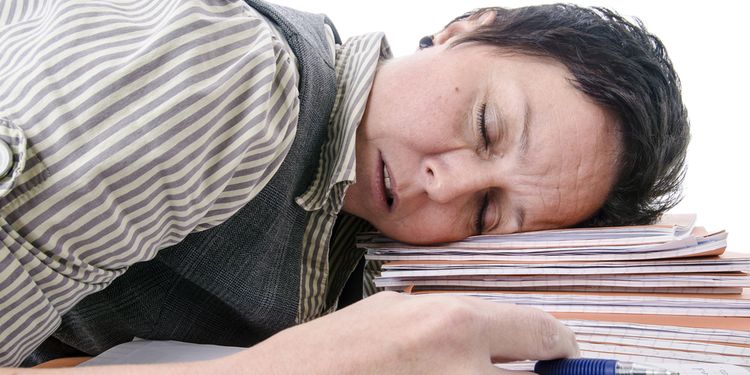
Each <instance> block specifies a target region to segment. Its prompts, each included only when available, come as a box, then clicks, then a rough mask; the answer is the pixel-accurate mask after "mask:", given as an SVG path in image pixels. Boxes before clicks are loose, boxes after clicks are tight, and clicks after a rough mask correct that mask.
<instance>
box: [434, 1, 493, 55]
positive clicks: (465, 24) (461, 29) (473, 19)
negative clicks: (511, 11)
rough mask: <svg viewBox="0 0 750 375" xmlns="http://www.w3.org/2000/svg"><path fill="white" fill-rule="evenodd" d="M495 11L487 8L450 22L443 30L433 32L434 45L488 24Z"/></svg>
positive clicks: (491, 20)
mask: <svg viewBox="0 0 750 375" xmlns="http://www.w3.org/2000/svg"><path fill="white" fill-rule="evenodd" d="M495 17H497V13H495V11H494V10H488V11H485V12H482V13H478V14H474V15H471V16H469V17H467V18H464V19H462V20H459V21H455V22H452V23H451V24H450V25H448V26H446V27H445V29H443V31H441V32H439V33H437V34H435V37H434V38H433V44H434V45H436V46H437V45H441V44H445V43H446V42H448V41H449V40H451V39H453V38H455V37H459V36H462V35H464V34H466V33H468V32H471V31H474V30H476V29H477V28H479V27H481V26H485V25H489V24H491V23H492V22H494V21H495Z"/></svg>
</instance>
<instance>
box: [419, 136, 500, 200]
mask: <svg viewBox="0 0 750 375" xmlns="http://www.w3.org/2000/svg"><path fill="white" fill-rule="evenodd" d="M488 164H490V163H489V162H488V161H485V160H481V159H479V158H478V157H477V155H476V153H474V152H473V151H472V150H465V149H464V150H453V151H450V152H445V153H441V154H437V155H430V156H426V157H425V158H424V159H423V160H422V165H421V172H420V173H421V174H422V179H423V186H424V190H425V192H426V193H427V195H428V196H429V198H430V199H431V200H433V201H436V202H439V203H448V202H450V201H452V200H454V199H456V198H458V197H461V196H465V195H467V194H472V193H476V192H478V191H482V190H485V189H487V188H489V187H491V186H492V185H493V176H492V173H491V166H490V165H488Z"/></svg>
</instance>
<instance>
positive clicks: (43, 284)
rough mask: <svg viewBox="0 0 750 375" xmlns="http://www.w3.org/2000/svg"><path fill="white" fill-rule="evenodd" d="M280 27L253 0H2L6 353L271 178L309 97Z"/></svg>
mask: <svg viewBox="0 0 750 375" xmlns="http://www.w3.org/2000/svg"><path fill="white" fill-rule="evenodd" d="M271 27H272V26H271V25H270V24H269V23H268V22H267V21H266V20H265V19H264V18H263V17H262V16H260V15H258V14H257V13H256V12H255V11H254V10H252V9H251V8H249V7H248V6H247V4H246V3H244V2H243V1H241V0H232V1H213V0H163V1H151V0H137V1H130V2H126V3H123V2H120V1H103V0H99V1H95V2H94V1H79V0H61V1H54V2H50V1H42V0H18V1H15V0H11V1H9V2H4V3H3V6H2V7H0V141H2V142H3V143H4V144H5V145H6V146H8V147H7V148H5V147H4V148H2V150H0V152H4V154H3V155H5V156H7V160H9V161H8V162H7V166H8V168H7V171H6V172H5V173H4V174H2V175H0V365H5V366H8V365H18V364H19V363H21V361H22V360H23V359H24V358H25V357H26V356H27V355H28V354H29V353H30V352H31V351H33V350H34V349H35V348H36V347H37V346H38V345H39V344H40V343H41V342H42V341H43V340H44V339H45V338H46V337H48V336H50V335H51V334H52V333H53V332H54V330H55V329H56V328H57V327H58V326H59V324H60V320H61V316H62V315H63V314H64V313H65V312H66V311H68V310H69V309H70V308H72V306H74V305H75V304H76V303H77V302H78V301H80V300H81V299H82V298H83V297H85V296H86V295H88V294H91V293H94V292H96V291H99V290H101V289H103V288H105V287H106V286H107V285H109V283H111V282H112V280H114V279H115V278H116V277H118V276H119V275H121V274H122V273H124V272H125V271H126V270H127V268H128V266H130V265H132V264H134V263H136V262H140V261H145V260H149V259H151V258H153V257H154V256H155V255H156V253H157V252H158V251H159V250H160V249H163V248H165V247H168V246H171V245H173V244H175V243H178V242H179V241H181V240H182V239H183V238H184V237H185V236H187V235H188V234H190V233H192V232H195V231H200V230H205V229H208V228H210V227H212V226H215V225H218V224H220V223H222V222H223V221H225V220H227V219H228V218H229V217H231V215H232V214H234V213H235V212H236V211H237V210H239V209H240V208H241V207H243V206H244V205H245V204H246V203H247V202H249V201H250V200H251V199H252V198H253V197H255V196H256V195H257V194H258V192H259V191H260V190H262V189H263V187H264V186H265V185H266V184H267V182H268V181H269V180H270V179H271V178H272V177H273V175H274V174H275V173H276V171H277V170H278V168H279V167H280V165H281V163H282V162H283V160H284V158H285V156H286V154H287V152H288V151H289V149H290V147H291V143H292V141H293V140H294V134H295V132H296V126H297V116H298V111H299V99H298V92H297V84H298V72H297V69H296V67H295V65H294V56H293V54H292V53H291V51H290V50H289V49H288V46H285V45H284V43H283V41H281V40H279V35H278V34H274V32H273V30H272V29H271ZM0 156H2V155H0ZM3 160H5V159H2V158H0V162H2V161H3ZM3 169H5V168H3V165H0V171H2V170H3Z"/></svg>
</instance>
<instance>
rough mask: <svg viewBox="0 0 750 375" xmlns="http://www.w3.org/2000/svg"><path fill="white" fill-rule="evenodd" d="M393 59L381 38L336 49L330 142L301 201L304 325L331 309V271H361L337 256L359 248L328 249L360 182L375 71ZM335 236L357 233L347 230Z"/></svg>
mask: <svg viewBox="0 0 750 375" xmlns="http://www.w3.org/2000/svg"><path fill="white" fill-rule="evenodd" d="M390 57H391V52H390V47H389V46H388V42H387V41H386V40H385V36H384V35H383V34H382V33H372V34H365V35H361V36H357V37H353V38H350V39H349V40H347V41H346V42H345V43H344V44H343V45H342V46H337V50H336V79H337V81H336V84H337V87H336V99H335V101H334V104H333V111H332V112H331V118H330V121H329V126H328V140H327V141H326V143H325V144H324V145H323V148H322V150H321V155H320V162H319V167H318V171H317V174H316V177H315V179H314V180H313V182H312V184H311V185H310V187H309V188H308V190H307V191H306V192H305V193H304V194H303V195H301V196H299V197H297V203H298V204H299V205H300V206H301V207H303V208H304V209H305V210H308V211H309V214H308V223H307V226H306V228H305V234H304V237H303V244H304V248H303V254H302V268H301V275H300V283H301V285H300V306H299V314H298V321H299V322H305V321H308V320H310V319H314V318H316V317H318V316H320V315H322V314H324V313H326V312H327V311H328V310H330V308H331V307H332V306H327V304H326V294H327V291H326V288H327V286H328V285H329V280H328V279H329V271H330V270H333V271H334V272H343V273H346V274H347V275H348V274H349V273H351V271H352V269H353V268H354V266H356V261H355V262H352V259H349V258H350V257H338V256H337V257H332V254H333V253H337V252H343V251H356V250H355V248H354V246H351V249H335V250H332V251H331V252H330V253H329V244H330V239H331V236H332V235H333V233H332V232H333V226H334V222H335V221H336V216H337V215H338V214H339V211H340V210H341V207H342V205H343V201H344V194H345V193H346V188H347V187H348V186H349V185H351V184H352V183H353V182H354V180H355V172H356V164H355V159H354V157H355V139H354V138H355V135H356V132H357V126H358V125H359V122H360V121H361V120H362V115H363V114H364V110H365V105H366V104H367V97H368V95H369V93H370V88H371V87H372V81H373V78H374V77H375V70H376V68H377V65H378V63H379V62H380V61H381V60H382V59H386V58H390ZM349 227H350V226H348V225H347V226H343V228H349ZM336 235H337V236H339V235H353V233H351V231H347V230H344V231H342V233H336ZM334 243H340V244H346V243H348V242H347V241H334ZM352 244H353V243H352ZM352 244H350V245H352ZM341 246H344V245H341ZM330 261H335V262H338V263H337V264H334V265H333V266H337V267H339V266H344V267H340V268H332V266H331V264H329V262H330ZM344 281H345V280H344ZM338 283H339V282H338V281H337V282H336V283H335V284H337V285H338ZM334 307H335V306H334Z"/></svg>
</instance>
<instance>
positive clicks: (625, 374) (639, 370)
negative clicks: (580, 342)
mask: <svg viewBox="0 0 750 375" xmlns="http://www.w3.org/2000/svg"><path fill="white" fill-rule="evenodd" d="M534 372H536V373H537V374H539V375H679V374H680V373H679V372H676V371H669V370H666V369H663V368H659V367H654V366H648V365H641V364H637V363H632V362H623V361H617V360H614V359H593V358H572V359H555V360H552V361H539V362H537V363H536V365H535V366H534Z"/></svg>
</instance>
